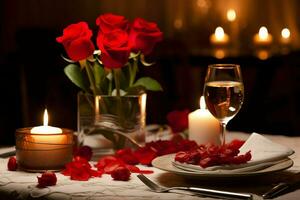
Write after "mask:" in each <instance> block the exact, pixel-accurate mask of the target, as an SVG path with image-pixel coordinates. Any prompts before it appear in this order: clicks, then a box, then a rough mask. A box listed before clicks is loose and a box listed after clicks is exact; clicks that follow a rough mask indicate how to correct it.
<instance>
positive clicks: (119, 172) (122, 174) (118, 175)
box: [111, 166, 130, 181]
mask: <svg viewBox="0 0 300 200" xmlns="http://www.w3.org/2000/svg"><path fill="white" fill-rule="evenodd" d="M111 177H112V178H113V179H114V180H118V181H128V180H129V177H130V171H129V169H127V168H126V167H123V166H120V167H117V168H116V169H114V170H113V171H112V173H111Z"/></svg>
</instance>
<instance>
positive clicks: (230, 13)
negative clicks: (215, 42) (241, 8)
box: [227, 9, 236, 22]
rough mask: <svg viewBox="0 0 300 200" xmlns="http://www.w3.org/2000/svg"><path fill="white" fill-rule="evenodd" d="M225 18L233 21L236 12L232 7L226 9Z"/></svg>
mask: <svg viewBox="0 0 300 200" xmlns="http://www.w3.org/2000/svg"><path fill="white" fill-rule="evenodd" d="M227 19H228V21H231V22H233V21H234V20H235V19H236V13H235V10H234V9H229V10H228V11H227Z"/></svg>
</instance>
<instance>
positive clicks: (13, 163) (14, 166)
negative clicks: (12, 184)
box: [7, 156, 18, 171]
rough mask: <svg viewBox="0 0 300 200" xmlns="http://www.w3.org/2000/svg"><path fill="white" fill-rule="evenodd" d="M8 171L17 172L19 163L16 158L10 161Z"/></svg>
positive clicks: (11, 158)
mask: <svg viewBox="0 0 300 200" xmlns="http://www.w3.org/2000/svg"><path fill="white" fill-rule="evenodd" d="M7 169H8V170H9V171H16V170H17V169H18V163H17V159H16V157H14V156H12V157H10V158H9V159H8V162H7Z"/></svg>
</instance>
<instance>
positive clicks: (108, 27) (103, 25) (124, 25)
mask: <svg viewBox="0 0 300 200" xmlns="http://www.w3.org/2000/svg"><path fill="white" fill-rule="evenodd" d="M96 24H97V25H98V26H99V31H100V32H102V33H107V32H110V31H112V30H114V29H122V30H127V29H128V27H129V23H128V20H127V19H125V17H124V16H121V15H114V14H111V13H107V14H103V15H100V16H99V17H98V18H97V19H96Z"/></svg>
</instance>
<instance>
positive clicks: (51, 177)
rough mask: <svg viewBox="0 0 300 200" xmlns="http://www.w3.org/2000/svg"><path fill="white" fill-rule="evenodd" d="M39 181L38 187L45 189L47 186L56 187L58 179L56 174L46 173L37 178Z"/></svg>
mask: <svg viewBox="0 0 300 200" xmlns="http://www.w3.org/2000/svg"><path fill="white" fill-rule="evenodd" d="M37 179H38V185H37V187H39V188H44V187H47V186H53V185H56V182H57V178H56V175H55V173H53V172H48V171H46V172H44V173H43V174H42V175H41V176H40V177H37Z"/></svg>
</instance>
